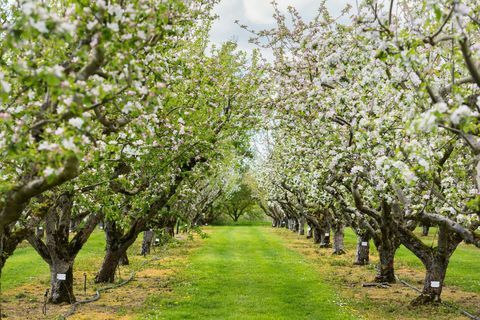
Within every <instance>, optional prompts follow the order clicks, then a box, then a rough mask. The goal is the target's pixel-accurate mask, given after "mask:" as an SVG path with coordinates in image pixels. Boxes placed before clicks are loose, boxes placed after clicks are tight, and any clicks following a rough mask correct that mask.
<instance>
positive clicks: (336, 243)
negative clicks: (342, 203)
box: [333, 224, 345, 255]
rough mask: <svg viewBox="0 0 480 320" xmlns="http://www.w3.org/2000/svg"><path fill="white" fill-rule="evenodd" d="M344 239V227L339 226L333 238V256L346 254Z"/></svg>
mask: <svg viewBox="0 0 480 320" xmlns="http://www.w3.org/2000/svg"><path fill="white" fill-rule="evenodd" d="M343 238H344V233H343V225H340V224H339V225H337V226H336V227H335V234H334V236H333V254H336V255H341V254H345V245H344V242H343Z"/></svg>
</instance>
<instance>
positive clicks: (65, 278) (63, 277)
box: [57, 273, 67, 281]
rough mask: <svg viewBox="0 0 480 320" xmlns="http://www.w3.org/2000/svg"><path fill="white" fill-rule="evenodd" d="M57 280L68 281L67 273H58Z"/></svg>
mask: <svg viewBox="0 0 480 320" xmlns="http://www.w3.org/2000/svg"><path fill="white" fill-rule="evenodd" d="M57 280H60V281H65V280H67V275H66V274H65V273H57Z"/></svg>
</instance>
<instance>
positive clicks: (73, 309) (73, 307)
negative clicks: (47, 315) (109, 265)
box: [60, 257, 159, 319]
mask: <svg viewBox="0 0 480 320" xmlns="http://www.w3.org/2000/svg"><path fill="white" fill-rule="evenodd" d="M156 260H159V258H158V257H153V258H152V259H149V260H146V261H144V262H143V263H142V264H141V265H140V266H139V267H138V268H137V270H134V271H132V273H131V274H130V277H129V278H128V279H127V280H124V281H122V282H120V283H117V284H114V285H111V286H107V287H103V288H100V289H98V290H97V291H96V292H95V295H94V296H93V297H91V298H89V299H85V300H80V301H77V302H75V303H74V304H72V306H71V307H70V310H69V311H68V312H67V313H65V314H64V315H63V316H60V319H67V318H68V317H70V316H72V315H73V314H74V313H75V312H76V311H77V307H78V306H79V305H82V304H87V303H91V302H95V301H97V300H98V299H100V296H101V294H100V293H101V292H104V291H108V290H112V289H116V288H120V287H123V286H124V285H126V284H127V283H129V282H130V281H132V280H133V279H134V278H135V275H136V274H137V272H138V271H139V270H140V269H141V268H143V267H144V266H145V265H147V264H149V263H150V262H153V261H156Z"/></svg>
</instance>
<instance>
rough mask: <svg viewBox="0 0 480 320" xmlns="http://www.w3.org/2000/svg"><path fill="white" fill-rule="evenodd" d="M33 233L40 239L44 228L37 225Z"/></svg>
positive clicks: (43, 234) (43, 233)
mask: <svg viewBox="0 0 480 320" xmlns="http://www.w3.org/2000/svg"><path fill="white" fill-rule="evenodd" d="M35 234H36V235H37V237H39V238H40V239H42V238H43V237H44V236H45V229H44V228H43V227H42V226H38V227H37V228H36V230H35Z"/></svg>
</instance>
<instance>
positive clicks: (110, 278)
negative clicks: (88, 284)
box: [95, 250, 125, 283]
mask: <svg viewBox="0 0 480 320" xmlns="http://www.w3.org/2000/svg"><path fill="white" fill-rule="evenodd" d="M124 253H125V252H121V251H120V250H117V251H109V250H107V253H106V254H105V258H104V259H103V263H102V266H101V267H100V271H99V272H98V273H97V275H96V277H95V283H101V282H109V283H113V282H115V271H116V270H117V266H118V264H119V262H120V259H121V258H122V256H123V254H124Z"/></svg>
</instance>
